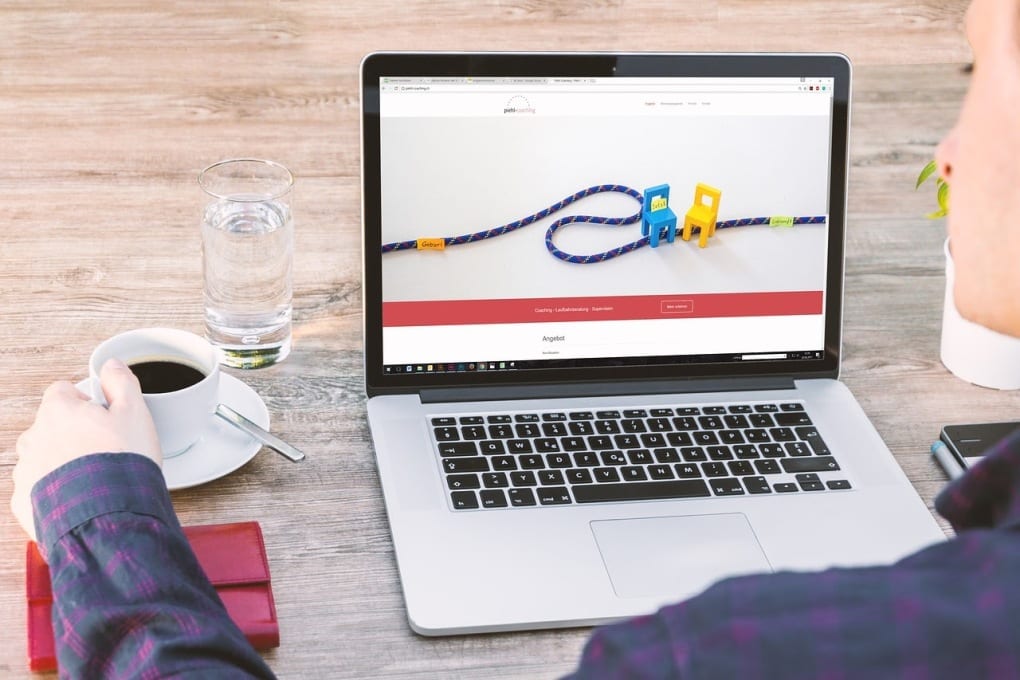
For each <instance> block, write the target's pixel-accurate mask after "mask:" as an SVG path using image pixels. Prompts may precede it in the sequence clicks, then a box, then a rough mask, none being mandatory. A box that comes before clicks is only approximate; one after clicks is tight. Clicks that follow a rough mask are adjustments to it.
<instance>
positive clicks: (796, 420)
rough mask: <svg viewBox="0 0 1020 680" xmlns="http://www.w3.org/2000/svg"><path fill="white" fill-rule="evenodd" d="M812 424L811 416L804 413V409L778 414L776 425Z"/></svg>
mask: <svg viewBox="0 0 1020 680" xmlns="http://www.w3.org/2000/svg"><path fill="white" fill-rule="evenodd" d="M810 424H811V418H809V417H808V414H806V413H804V412H803V411H795V412H792V413H789V412H784V413H777V414H776V425H781V426H784V427H792V426H795V425H810Z"/></svg>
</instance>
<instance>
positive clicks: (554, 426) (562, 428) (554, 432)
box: [542, 423, 567, 437]
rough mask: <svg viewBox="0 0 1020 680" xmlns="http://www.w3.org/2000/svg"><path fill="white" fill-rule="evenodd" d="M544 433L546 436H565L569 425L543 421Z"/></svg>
mask: <svg viewBox="0 0 1020 680" xmlns="http://www.w3.org/2000/svg"><path fill="white" fill-rule="evenodd" d="M542 434H544V435H545V436H546V437H565V436H567V426H566V425H565V424H563V423H542Z"/></svg>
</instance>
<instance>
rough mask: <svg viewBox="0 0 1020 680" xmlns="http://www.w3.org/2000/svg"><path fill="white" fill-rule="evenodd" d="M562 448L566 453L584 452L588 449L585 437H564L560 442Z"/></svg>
mask: <svg viewBox="0 0 1020 680" xmlns="http://www.w3.org/2000/svg"><path fill="white" fill-rule="evenodd" d="M560 446H562V447H563V450H564V451H584V450H585V449H586V448H587V447H586V446H585V444H584V437H564V438H563V439H561V440H560Z"/></svg>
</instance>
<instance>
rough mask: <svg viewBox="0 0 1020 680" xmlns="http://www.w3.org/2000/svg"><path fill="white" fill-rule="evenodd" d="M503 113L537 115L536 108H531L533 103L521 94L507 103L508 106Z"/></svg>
mask: <svg viewBox="0 0 1020 680" xmlns="http://www.w3.org/2000/svg"><path fill="white" fill-rule="evenodd" d="M503 113H509V114H519V113H532V114H533V113H535V109H534V107H532V106H531V102H529V101H528V99H527V97H524V96H522V95H519V94H515V95H514V96H513V97H510V99H509V100H508V101H507V103H506V106H504V107H503Z"/></svg>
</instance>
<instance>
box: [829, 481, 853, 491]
mask: <svg viewBox="0 0 1020 680" xmlns="http://www.w3.org/2000/svg"><path fill="white" fill-rule="evenodd" d="M825 486H827V487H829V488H830V489H849V488H850V482H849V481H848V480H846V479H830V480H829V481H827V482H826V483H825Z"/></svg>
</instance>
